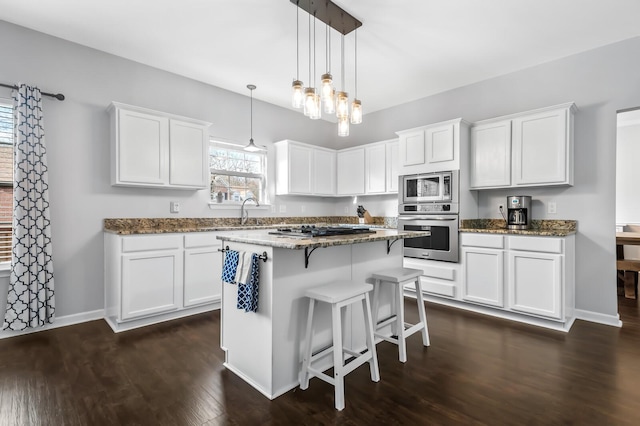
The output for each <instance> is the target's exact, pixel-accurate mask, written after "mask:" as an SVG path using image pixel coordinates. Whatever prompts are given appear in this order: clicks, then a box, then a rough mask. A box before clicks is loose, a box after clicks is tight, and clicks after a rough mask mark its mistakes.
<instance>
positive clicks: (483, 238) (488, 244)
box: [460, 233, 504, 249]
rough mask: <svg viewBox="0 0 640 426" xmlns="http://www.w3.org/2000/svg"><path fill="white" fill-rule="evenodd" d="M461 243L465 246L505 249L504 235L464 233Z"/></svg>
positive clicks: (461, 236)
mask: <svg viewBox="0 0 640 426" xmlns="http://www.w3.org/2000/svg"><path fill="white" fill-rule="evenodd" d="M460 241H461V245H463V246H470V247H485V248H495V249H501V248H504V237H503V236H502V235H491V234H473V233H462V234H461V235H460Z"/></svg>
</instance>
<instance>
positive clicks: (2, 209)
mask: <svg viewBox="0 0 640 426" xmlns="http://www.w3.org/2000/svg"><path fill="white" fill-rule="evenodd" d="M12 225H13V106H12V104H11V101H10V100H9V99H1V98H0V263H2V262H9V261H11V227H12Z"/></svg>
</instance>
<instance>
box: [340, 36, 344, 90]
mask: <svg viewBox="0 0 640 426" xmlns="http://www.w3.org/2000/svg"><path fill="white" fill-rule="evenodd" d="M340 50H341V56H342V58H341V59H342V60H341V62H342V69H341V71H340V77H341V80H342V91H343V92H344V34H342V40H341V42H340Z"/></svg>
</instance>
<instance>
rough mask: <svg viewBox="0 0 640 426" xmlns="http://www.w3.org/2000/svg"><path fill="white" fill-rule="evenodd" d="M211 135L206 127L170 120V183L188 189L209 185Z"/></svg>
mask: <svg viewBox="0 0 640 426" xmlns="http://www.w3.org/2000/svg"><path fill="white" fill-rule="evenodd" d="M208 136H209V135H208V133H207V128H206V127H205V126H202V125H199V124H193V123H188V122H184V121H179V120H170V121H169V184H171V185H175V186H183V187H189V188H206V187H207V186H208V179H207V178H208V171H209V161H208V155H207V154H208V152H207V151H208V150H207V148H208V144H209V141H208Z"/></svg>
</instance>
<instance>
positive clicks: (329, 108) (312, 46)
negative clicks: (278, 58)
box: [290, 0, 362, 136]
mask: <svg viewBox="0 0 640 426" xmlns="http://www.w3.org/2000/svg"><path fill="white" fill-rule="evenodd" d="M290 1H291V3H293V4H295V5H296V6H297V7H296V77H295V79H294V80H293V83H292V85H291V88H292V94H291V105H292V106H293V107H294V108H302V109H303V112H304V115H306V116H307V117H309V118H311V119H319V118H321V116H322V110H323V109H324V112H325V113H326V114H333V113H335V114H336V118H337V119H338V136H349V124H359V123H362V102H361V101H360V100H359V99H358V87H357V85H358V59H357V53H358V45H357V43H358V39H357V31H355V30H356V29H357V28H358V27H360V26H362V22H360V21H358V20H357V19H356V18H354V17H353V16H351V15H350V14H349V13H347V12H345V11H344V10H343V9H342V8H340V7H339V6H338V5H336V4H335V3H333V2H332V1H329V0H290ZM300 9H302V10H304V11H305V12H307V13H308V15H309V16H308V18H309V28H308V29H309V39H308V40H309V85H308V86H306V87H305V86H304V83H303V82H302V81H300V45H299V35H300V34H299V33H300V27H299V21H300V19H299V15H300V13H299V12H300ZM312 16H313V28H312V23H311V18H312ZM317 20H320V21H321V22H324V23H325V54H326V55H325V66H326V68H325V69H326V72H324V73H323V74H322V76H321V77H320V85H319V87H320V89H319V90H316V86H315V84H314V81H315V77H316V21H317ZM329 27H331V28H332V29H334V30H335V31H337V32H338V33H339V34H341V43H340V78H341V86H340V90H339V91H336V89H335V88H334V86H333V75H332V74H331V31H330V29H329ZM350 32H353V33H354V45H355V50H354V74H355V75H354V77H355V78H354V93H355V98H354V99H353V101H352V102H351V111H349V94H348V93H347V91H346V89H345V57H344V37H345V35H347V34H349V33H350ZM312 35H313V37H312ZM312 56H313V60H312Z"/></svg>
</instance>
